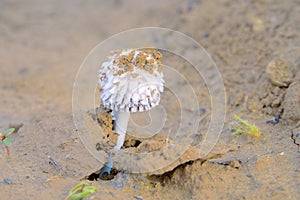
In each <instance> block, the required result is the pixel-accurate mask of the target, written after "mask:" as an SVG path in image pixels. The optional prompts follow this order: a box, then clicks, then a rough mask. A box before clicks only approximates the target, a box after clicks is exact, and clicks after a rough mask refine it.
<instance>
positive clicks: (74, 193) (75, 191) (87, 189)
mask: <svg viewBox="0 0 300 200" xmlns="http://www.w3.org/2000/svg"><path fill="white" fill-rule="evenodd" d="M96 192H98V190H97V188H96V187H94V186H90V185H87V184H86V183H85V182H81V183H79V184H78V185H76V186H75V187H73V188H72V189H71V190H70V191H69V194H68V196H67V197H66V198H65V200H67V199H82V198H85V197H87V196H89V195H90V194H93V193H96Z"/></svg>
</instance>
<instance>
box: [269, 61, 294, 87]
mask: <svg viewBox="0 0 300 200" xmlns="http://www.w3.org/2000/svg"><path fill="white" fill-rule="evenodd" d="M266 72H267V74H268V76H269V79H270V81H271V82H272V84H273V85H275V86H278V87H288V86H289V84H290V83H291V82H292V72H291V70H290V69H289V67H288V66H287V64H286V63H285V62H284V61H282V60H281V59H279V58H276V59H274V60H272V61H271V62H270V63H269V64H268V66H267V70H266Z"/></svg>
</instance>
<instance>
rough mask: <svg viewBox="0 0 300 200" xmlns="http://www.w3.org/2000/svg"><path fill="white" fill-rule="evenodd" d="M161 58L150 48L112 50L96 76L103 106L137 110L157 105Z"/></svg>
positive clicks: (160, 82)
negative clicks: (111, 53)
mask: <svg viewBox="0 0 300 200" xmlns="http://www.w3.org/2000/svg"><path fill="white" fill-rule="evenodd" d="M161 58H162V55H161V53H160V52H158V51H156V50H153V49H126V50H123V51H119V52H113V55H112V56H110V57H109V61H107V62H104V63H102V66H101V68H100V70H99V75H98V77H99V86H100V88H101V89H102V93H101V96H100V97H101V100H102V103H103V105H104V107H106V108H108V109H111V110H114V111H121V112H138V111H147V110H150V109H151V108H153V107H155V106H156V105H158V104H159V102H160V93H162V92H163V89H164V79H163V73H162V65H161V62H160V60H161Z"/></svg>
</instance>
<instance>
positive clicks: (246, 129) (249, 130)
mask: <svg viewBox="0 0 300 200" xmlns="http://www.w3.org/2000/svg"><path fill="white" fill-rule="evenodd" d="M234 118H235V119H236V120H237V121H238V122H240V123H241V124H242V125H243V126H240V127H239V128H237V129H235V131H234V133H233V135H242V134H245V135H249V136H253V137H256V138H259V137H260V136H261V132H260V130H259V128H257V127H256V126H255V125H252V124H249V123H248V122H246V121H245V120H243V119H242V118H240V117H239V116H237V115H234Z"/></svg>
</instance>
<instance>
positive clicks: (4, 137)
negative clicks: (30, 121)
mask: <svg viewBox="0 0 300 200" xmlns="http://www.w3.org/2000/svg"><path fill="white" fill-rule="evenodd" d="M14 131H15V129H14V128H10V129H7V130H6V131H5V134H3V133H2V132H1V131H0V140H1V142H2V143H3V144H4V146H5V149H6V152H7V155H9V147H10V146H11V141H10V139H9V136H10V134H12V133H13V132H14Z"/></svg>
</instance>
